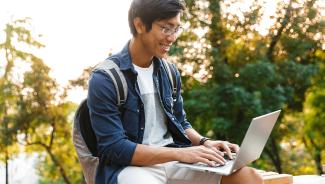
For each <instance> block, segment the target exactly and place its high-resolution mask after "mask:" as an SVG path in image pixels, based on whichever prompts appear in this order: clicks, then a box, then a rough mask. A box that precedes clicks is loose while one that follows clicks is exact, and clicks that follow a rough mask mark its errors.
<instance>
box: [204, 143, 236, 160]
mask: <svg viewBox="0 0 325 184" xmlns="http://www.w3.org/2000/svg"><path fill="white" fill-rule="evenodd" d="M203 145H204V146H206V147H208V148H211V149H213V150H214V151H216V152H217V153H219V154H222V155H223V154H224V153H223V152H226V154H227V155H228V156H229V158H230V159H233V157H232V154H231V152H235V153H237V152H238V151H239V146H238V145H237V144H233V143H230V142H228V141H219V140H218V141H216V140H207V141H205V142H204V144H203Z"/></svg>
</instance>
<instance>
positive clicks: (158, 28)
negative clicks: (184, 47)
mask: <svg viewBox="0 0 325 184" xmlns="http://www.w3.org/2000/svg"><path fill="white" fill-rule="evenodd" d="M180 24H181V20H180V14H178V15H177V16H175V17H173V18H170V19H165V20H160V21H154V22H153V23H152V28H151V30H150V31H149V32H145V33H143V34H140V35H139V36H140V38H141V41H142V43H143V46H144V47H145V50H146V51H147V52H148V54H149V55H151V56H156V57H158V58H164V57H166V56H167V54H168V51H169V49H170V47H171V46H172V44H173V43H174V42H175V40H176V38H177V36H178V34H179V31H180V30H179V29H180Z"/></svg>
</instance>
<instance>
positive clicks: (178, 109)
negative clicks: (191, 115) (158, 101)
mask: <svg viewBox="0 0 325 184" xmlns="http://www.w3.org/2000/svg"><path fill="white" fill-rule="evenodd" d="M173 67H174V68H175V71H176V80H177V82H176V84H177V93H176V102H175V103H174V115H175V117H176V118H177V120H178V121H179V122H180V123H181V125H182V127H183V129H184V130H186V129H188V128H192V125H191V124H190V122H189V121H188V120H187V119H186V112H185V110H184V103H183V97H182V94H181V89H182V81H181V76H180V73H179V71H178V70H177V68H176V66H174V65H173Z"/></svg>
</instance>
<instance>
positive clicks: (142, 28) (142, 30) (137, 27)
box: [133, 17, 146, 34]
mask: <svg viewBox="0 0 325 184" xmlns="http://www.w3.org/2000/svg"><path fill="white" fill-rule="evenodd" d="M133 24H134V27H135V30H136V31H137V33H138V34H141V33H145V32H146V27H145V26H144V24H143V22H142V20H141V19H140V17H136V18H135V19H133Z"/></svg>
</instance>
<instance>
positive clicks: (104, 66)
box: [93, 59, 128, 107]
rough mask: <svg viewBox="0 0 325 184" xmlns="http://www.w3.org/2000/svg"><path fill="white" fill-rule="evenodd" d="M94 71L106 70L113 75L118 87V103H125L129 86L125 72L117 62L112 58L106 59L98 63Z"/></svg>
mask: <svg viewBox="0 0 325 184" xmlns="http://www.w3.org/2000/svg"><path fill="white" fill-rule="evenodd" d="M93 71H104V72H105V73H106V74H108V75H109V76H110V77H111V79H112V81H113V83H114V86H115V89H116V94H117V105H118V106H119V107H120V106H121V105H123V104H124V103H125V102H126V99H127V94H128V86H127V83H126V80H125V77H124V75H123V73H122V72H121V70H120V68H119V67H118V66H117V65H116V63H115V62H114V61H112V60H109V59H106V60H104V61H102V62H100V63H99V64H97V65H96V66H95V68H94V69H93Z"/></svg>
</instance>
